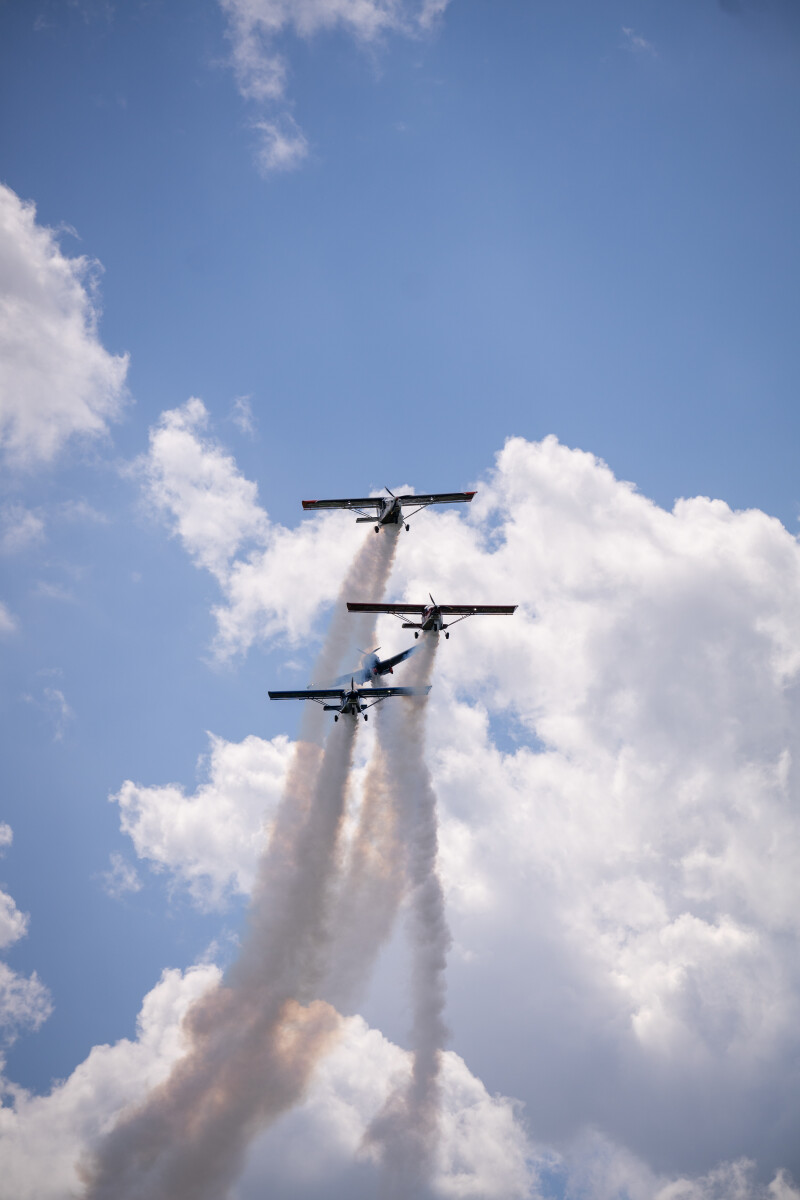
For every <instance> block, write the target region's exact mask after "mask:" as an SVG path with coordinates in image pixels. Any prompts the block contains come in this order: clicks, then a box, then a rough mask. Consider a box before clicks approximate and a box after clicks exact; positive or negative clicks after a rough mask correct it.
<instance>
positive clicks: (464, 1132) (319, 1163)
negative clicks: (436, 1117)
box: [236, 1017, 534, 1200]
mask: <svg viewBox="0 0 800 1200" xmlns="http://www.w3.org/2000/svg"><path fill="white" fill-rule="evenodd" d="M409 1071H410V1056H409V1055H408V1053H407V1052H406V1051H404V1050H401V1049H400V1048H399V1047H398V1046H396V1045H394V1044H393V1043H392V1042H390V1041H388V1040H387V1039H386V1038H385V1037H383V1035H382V1034H381V1033H379V1032H378V1031H377V1030H375V1029H370V1028H369V1026H368V1025H367V1024H366V1022H365V1021H364V1020H363V1019H362V1018H361V1017H351V1018H349V1019H347V1020H346V1021H345V1022H344V1023H343V1029H342V1035H341V1037H340V1040H339V1041H338V1043H337V1044H336V1046H335V1047H334V1049H333V1050H332V1051H331V1053H329V1054H328V1055H327V1056H326V1057H324V1058H323V1059H322V1061H321V1063H320V1065H319V1066H318V1068H317V1071H316V1074H315V1077H314V1080H313V1084H312V1086H311V1089H310V1092H309V1096H308V1098H307V1100H306V1101H305V1102H304V1103H303V1104H301V1105H300V1106H299V1107H298V1108H297V1109H295V1110H294V1112H292V1113H290V1114H289V1115H287V1116H286V1117H284V1118H283V1119H282V1120H281V1121H280V1123H278V1124H277V1125H275V1126H274V1127H273V1128H272V1129H271V1130H269V1131H268V1132H267V1133H266V1134H265V1135H264V1136H263V1137H262V1138H261V1139H260V1140H259V1141H258V1142H256V1143H255V1145H254V1146H253V1148H252V1150H251V1152H250V1156H249V1161H248V1163H247V1165H246V1166H245V1169H244V1172H243V1174H242V1176H241V1179H240V1180H239V1183H238V1185H237V1188H236V1195H237V1200H255V1197H256V1196H260V1195H263V1188H264V1180H265V1179H269V1180H270V1181H271V1183H272V1186H273V1188H274V1189H275V1191H276V1194H285V1195H292V1196H294V1197H297V1198H298V1200H301V1198H304V1197H311V1196H314V1197H318V1196H323V1195H327V1196H334V1197H338V1196H348V1195H352V1194H353V1191H354V1190H355V1192H356V1194H357V1195H359V1196H361V1195H376V1194H378V1193H379V1190H380V1189H379V1181H378V1178H377V1177H376V1175H375V1174H374V1172H373V1171H368V1172H367V1173H366V1181H367V1188H366V1189H365V1190H364V1191H363V1192H362V1190H361V1188H359V1187H358V1186H357V1179H358V1177H357V1176H356V1179H355V1180H354V1178H353V1176H352V1174H351V1172H352V1171H353V1167H354V1164H360V1166H361V1170H362V1171H363V1170H364V1167H365V1166H367V1165H371V1166H372V1167H373V1168H374V1167H375V1166H377V1165H378V1162H379V1159H378V1156H377V1152H376V1150H375V1148H374V1146H371V1145H370V1144H369V1143H366V1142H365V1135H366V1133H367V1130H368V1128H369V1126H370V1124H371V1122H372V1120H373V1119H374V1117H375V1116H376V1114H377V1113H378V1112H379V1111H380V1110H381V1109H382V1107H383V1105H384V1104H385V1102H386V1100H387V1098H388V1096H389V1095H390V1093H391V1092H392V1091H393V1089H394V1088H395V1087H396V1086H397V1084H398V1082H400V1081H401V1080H402V1079H403V1078H404V1077H405V1076H407V1074H408V1073H409ZM531 1157H532V1147H531V1146H530V1144H529V1142H528V1138H527V1135H526V1132H525V1128H524V1126H523V1124H522V1122H521V1121H520V1120H519V1114H518V1112H517V1111H516V1106H515V1105H514V1104H513V1103H512V1102H511V1101H510V1100H508V1099H506V1097H504V1096H490V1095H489V1093H488V1092H487V1090H486V1088H485V1087H484V1086H483V1084H482V1083H481V1082H480V1080H479V1079H476V1078H475V1076H474V1075H473V1074H472V1073H471V1072H470V1071H469V1069H468V1068H467V1066H466V1064H465V1063H464V1061H463V1059H461V1058H459V1057H458V1055H456V1054H453V1053H451V1052H446V1053H445V1054H444V1055H443V1063H442V1122H441V1142H440V1146H439V1154H438V1159H437V1162H436V1166H435V1174H434V1178H433V1190H434V1194H435V1195H436V1196H439V1197H442V1198H445V1197H447V1198H450V1200H457V1198H458V1200H461V1198H463V1200H467V1198H474V1200H517V1198H518V1200H522V1198H523V1197H529V1196H531V1195H532V1187H533V1185H534V1172H533V1169H532V1163H531V1161H529V1160H530V1159H531ZM354 1184H355V1185H356V1186H355V1189H354V1186H353V1185H354ZM362 1187H363V1181H362Z"/></svg>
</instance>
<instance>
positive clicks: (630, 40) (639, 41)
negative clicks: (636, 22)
mask: <svg viewBox="0 0 800 1200" xmlns="http://www.w3.org/2000/svg"><path fill="white" fill-rule="evenodd" d="M622 34H623V36H624V38H625V41H624V42H623V44H622V49H623V50H630V51H631V53H633V54H652V55H653V56H654V57H655V56H656V48H655V46H654V45H653V43H652V42H648V40H647V38H645V37H642V35H641V34H640V33H637V32H636V30H635V29H630V28H629V27H628V26H627V25H623V26H622Z"/></svg>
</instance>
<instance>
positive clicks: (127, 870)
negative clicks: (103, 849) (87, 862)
mask: <svg viewBox="0 0 800 1200" xmlns="http://www.w3.org/2000/svg"><path fill="white" fill-rule="evenodd" d="M110 861H111V866H110V867H109V869H108V870H107V871H103V873H102V876H101V878H102V880H103V890H104V891H105V892H106V894H107V895H108V896H110V897H111V898H112V900H118V899H119V898H120V896H124V895H125V893H126V892H139V891H141V888H142V881H141V880H140V878H139V876H138V874H137V871H136V867H134V866H133V864H132V863H129V862H126V861H125V859H124V858H123V857H122V855H121V854H112V855H111V856H110Z"/></svg>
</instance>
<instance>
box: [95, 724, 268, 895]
mask: <svg viewBox="0 0 800 1200" xmlns="http://www.w3.org/2000/svg"><path fill="white" fill-rule="evenodd" d="M290 752H291V746H290V744H289V742H288V741H287V739H286V738H284V737H278V738H275V739H274V740H273V741H271V742H266V741H263V740H262V739H261V738H257V737H248V738H245V740H244V741H243V742H240V743H238V744H235V743H231V742H225V741H223V740H222V739H221V738H216V737H213V736H212V737H211V749H210V754H209V758H208V767H207V774H208V781H207V782H205V783H202V784H201V785H200V786H199V787H198V789H197V791H196V792H195V793H194V795H192V796H187V795H186V794H185V792H184V790H183V788H181V787H180V786H179V785H177V784H167V785H166V786H163V787H142V786H141V785H137V784H134V783H131V782H130V780H128V781H126V782H125V783H124V784H123V785H122V788H121V789H120V791H119V792H118V793H117V795H116V796H112V800H114V801H116V802H117V803H118V804H119V806H120V821H121V825H122V829H123V831H124V832H125V833H127V834H129V835H130V837H131V839H132V841H133V844H134V847H135V849H136V853H137V855H138V856H139V857H140V858H143V859H148V860H149V861H150V863H151V864H152V865H153V866H154V867H155V868H156V869H159V868H161V869H164V868H169V869H170V870H171V871H172V872H174V873H175V875H176V877H177V878H178V879H179V880H180V881H181V882H182V883H183V884H184V885H185V886H186V887H188V889H189V891H190V892H191V893H192V895H193V896H194V897H195V899H196V900H197V901H198V902H199V903H200V904H201V905H203V906H212V905H215V904H219V903H220V902H222V901H223V900H224V898H225V896H226V895H227V894H228V893H231V892H233V893H240V894H246V893H248V892H249V890H250V888H251V886H252V883H253V877H254V873H255V866H256V861H257V859H258V856H259V854H260V853H261V852H262V850H263V849H264V845H265V841H266V838H267V836H268V832H269V829H270V822H271V817H272V813H273V812H274V810H275V807H276V806H277V803H278V801H279V799H280V794H281V788H282V785H283V779H284V775H285V771H286V767H287V763H288V760H289V755H290Z"/></svg>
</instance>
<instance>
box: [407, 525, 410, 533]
mask: <svg viewBox="0 0 800 1200" xmlns="http://www.w3.org/2000/svg"><path fill="white" fill-rule="evenodd" d="M410 530H411V526H410V525H406V533H409V532H410Z"/></svg>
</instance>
